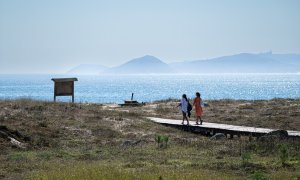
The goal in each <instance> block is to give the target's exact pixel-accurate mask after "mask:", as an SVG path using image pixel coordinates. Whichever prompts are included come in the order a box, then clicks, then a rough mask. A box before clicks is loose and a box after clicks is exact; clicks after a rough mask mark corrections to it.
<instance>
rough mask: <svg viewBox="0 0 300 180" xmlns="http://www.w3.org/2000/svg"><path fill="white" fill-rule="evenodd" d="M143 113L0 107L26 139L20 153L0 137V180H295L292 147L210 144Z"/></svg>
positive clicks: (296, 146) (299, 146)
mask: <svg viewBox="0 0 300 180" xmlns="http://www.w3.org/2000/svg"><path fill="white" fill-rule="evenodd" d="M281 101H284V100H281ZM164 103H169V102H168V101H166V102H161V103H160V106H161V107H167V108H166V109H165V110H164V111H163V112H164V113H165V114H168V113H169V114H170V115H171V113H172V111H174V110H173V109H172V108H170V107H169V105H167V104H164ZM269 104H270V103H269ZM222 106H224V102H222ZM150 107H151V106H150V105H149V106H148V107H143V108H144V109H140V110H141V111H142V112H143V113H139V109H138V108H132V109H130V108H127V109H126V108H111V107H105V106H103V105H98V104H72V103H51V102H37V101H31V100H20V101H0V124H1V125H3V126H6V127H8V129H10V130H11V132H15V131H18V132H19V133H20V134H22V135H26V136H27V137H29V140H28V141H24V142H25V143H26V144H27V147H26V148H25V149H20V148H16V147H13V146H12V145H11V144H10V143H9V141H6V140H5V139H3V138H1V137H0V149H1V151H0V162H1V163H0V179H2V178H3V179H23V178H25V179H300V173H299V172H300V142H299V139H298V140H280V139H276V140H273V139H270V140H269V141H266V142H261V141H258V140H254V141H252V142H249V141H248V140H246V139H243V138H242V139H232V140H229V139H225V140H220V141H214V140H210V139H209V137H204V136H200V135H197V134H192V133H190V132H183V131H180V130H178V129H174V128H169V127H165V126H161V125H158V124H155V123H153V122H150V121H148V120H146V119H144V118H143V117H142V116H141V114H143V115H148V114H149V115H151V113H155V112H156V111H157V107H156V108H154V109H153V110H152V111H150V110H151V109H150ZM147 108H148V109H147ZM211 108H217V107H211ZM163 112H159V113H163ZM147 113H148V114H147ZM159 113H158V114H156V115H159ZM210 113H212V112H210ZM287 113H290V114H292V113H294V116H293V117H295V115H297V114H296V112H293V109H292V110H291V112H290V111H289V112H287ZM240 116H242V115H240ZM292 120H293V119H290V121H289V122H290V123H294V122H293V121H292ZM248 123H249V122H248ZM268 123H271V122H268ZM294 124H297V123H294ZM294 128H295V129H299V127H294ZM156 134H161V135H164V136H167V137H169V142H168V144H167V146H166V147H164V148H159V146H158V145H157V143H156V142H155V136H156ZM19 140H20V141H23V139H22V138H21V139H19ZM281 144H285V145H286V149H287V152H288V153H287V155H286V159H285V162H284V163H283V162H282V159H281V157H282V154H281V153H280V152H281V151H280V147H281Z"/></svg>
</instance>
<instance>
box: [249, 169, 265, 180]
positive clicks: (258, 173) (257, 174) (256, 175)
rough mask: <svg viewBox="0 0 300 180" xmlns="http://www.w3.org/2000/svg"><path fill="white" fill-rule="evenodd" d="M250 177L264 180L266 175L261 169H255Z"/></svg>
mask: <svg viewBox="0 0 300 180" xmlns="http://www.w3.org/2000/svg"><path fill="white" fill-rule="evenodd" d="M252 179H253V180H266V179H267V177H266V175H265V174H264V173H263V172H261V171H255V172H254V173H253V174H252Z"/></svg>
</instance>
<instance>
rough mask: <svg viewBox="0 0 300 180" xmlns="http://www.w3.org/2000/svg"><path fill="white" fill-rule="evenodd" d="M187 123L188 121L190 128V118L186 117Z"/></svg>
mask: <svg viewBox="0 0 300 180" xmlns="http://www.w3.org/2000/svg"><path fill="white" fill-rule="evenodd" d="M186 121H187V125H188V126H189V125H190V122H189V119H188V117H186Z"/></svg>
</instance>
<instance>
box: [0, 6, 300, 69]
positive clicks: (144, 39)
mask: <svg viewBox="0 0 300 180" xmlns="http://www.w3.org/2000/svg"><path fill="white" fill-rule="evenodd" d="M269 50H272V51H273V52H276V53H289V52H292V53H300V1H299V0H223V1H219V0H181V1H176V0H147V1H146V0H126V1H125V0H119V1H117V0H107V1H101V0H95V1H93V0H80V1H79V0H47V1H46V0H0V73H2V74H3V73H64V72H65V71H67V70H68V69H70V68H71V67H73V66H76V65H78V64H84V63H96V64H102V65H106V66H114V65H118V64H121V63H123V62H125V61H127V60H130V59H132V58H136V57H139V56H143V55H145V54H150V55H154V56H157V57H158V58H160V59H162V60H164V61H165V62H174V61H181V60H195V59H204V58H211V57H217V56H222V55H229V54H235V53H240V52H264V51H269Z"/></svg>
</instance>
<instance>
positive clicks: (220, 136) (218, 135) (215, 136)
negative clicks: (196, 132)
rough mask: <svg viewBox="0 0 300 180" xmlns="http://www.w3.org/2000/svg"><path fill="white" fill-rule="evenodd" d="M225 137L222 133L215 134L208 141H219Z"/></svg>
mask: <svg viewBox="0 0 300 180" xmlns="http://www.w3.org/2000/svg"><path fill="white" fill-rule="evenodd" d="M225 138H226V136H225V134H223V133H217V134H215V135H214V136H212V137H211V138H210V139H211V140H219V139H225Z"/></svg>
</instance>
